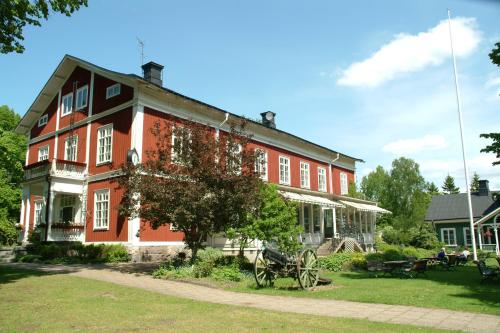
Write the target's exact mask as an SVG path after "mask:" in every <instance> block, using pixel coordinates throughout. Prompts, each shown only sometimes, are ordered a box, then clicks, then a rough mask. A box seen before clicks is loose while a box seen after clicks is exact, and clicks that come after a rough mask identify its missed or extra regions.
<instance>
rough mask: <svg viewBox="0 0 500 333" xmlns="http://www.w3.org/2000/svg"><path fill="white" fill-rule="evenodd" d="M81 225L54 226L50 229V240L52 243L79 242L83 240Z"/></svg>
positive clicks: (82, 226)
mask: <svg viewBox="0 0 500 333" xmlns="http://www.w3.org/2000/svg"><path fill="white" fill-rule="evenodd" d="M84 233H85V228H84V225H83V224H69V225H63V224H54V225H52V226H51V227H50V240H52V241H59V242H60V241H71V242H74V241H80V242H83V241H84V240H85V237H84V236H85V235H84Z"/></svg>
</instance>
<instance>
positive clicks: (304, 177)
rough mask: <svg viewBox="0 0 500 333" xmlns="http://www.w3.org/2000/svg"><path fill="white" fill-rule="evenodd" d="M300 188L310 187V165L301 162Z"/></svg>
mask: <svg viewBox="0 0 500 333" xmlns="http://www.w3.org/2000/svg"><path fill="white" fill-rule="evenodd" d="M300 187H303V188H309V187H310V177H309V163H306V162H300Z"/></svg>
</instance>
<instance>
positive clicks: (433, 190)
mask: <svg viewBox="0 0 500 333" xmlns="http://www.w3.org/2000/svg"><path fill="white" fill-rule="evenodd" d="M427 193H429V194H430V195H438V194H440V193H439V188H438V187H437V186H436V184H434V182H431V183H427Z"/></svg>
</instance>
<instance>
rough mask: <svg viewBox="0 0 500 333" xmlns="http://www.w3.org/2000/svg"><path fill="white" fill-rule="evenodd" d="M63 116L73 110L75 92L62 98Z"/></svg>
mask: <svg viewBox="0 0 500 333" xmlns="http://www.w3.org/2000/svg"><path fill="white" fill-rule="evenodd" d="M61 108H62V112H61V117H62V116H65V115H67V114H70V113H71V111H73V93H69V94H67V95H64V96H63V98H62V106H61Z"/></svg>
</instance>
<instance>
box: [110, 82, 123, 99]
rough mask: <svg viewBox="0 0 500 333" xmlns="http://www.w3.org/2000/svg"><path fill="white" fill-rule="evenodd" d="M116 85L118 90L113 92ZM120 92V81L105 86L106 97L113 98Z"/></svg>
mask: <svg viewBox="0 0 500 333" xmlns="http://www.w3.org/2000/svg"><path fill="white" fill-rule="evenodd" d="M116 87H118V92H117V93H115V94H113V92H114V91H115V88H116ZM121 92H122V88H121V84H120V83H115V84H113V85H111V86H109V87H107V88H106V99H110V98H113V97H115V96H118V95H120V94H121Z"/></svg>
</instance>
